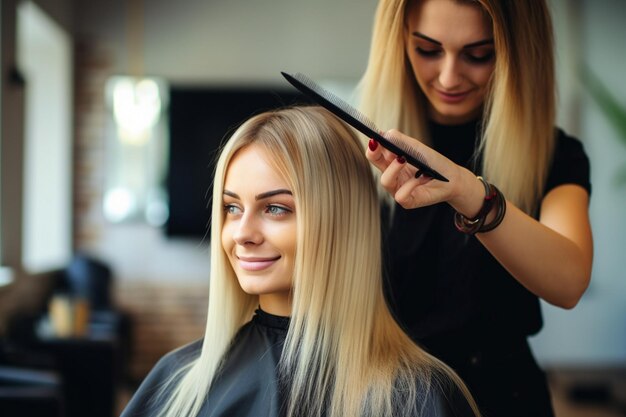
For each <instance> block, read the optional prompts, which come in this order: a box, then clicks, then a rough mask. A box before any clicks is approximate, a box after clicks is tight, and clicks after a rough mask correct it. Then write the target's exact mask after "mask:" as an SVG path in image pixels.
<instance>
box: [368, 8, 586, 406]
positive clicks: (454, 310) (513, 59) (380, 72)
mask: <svg viewBox="0 0 626 417" xmlns="http://www.w3.org/2000/svg"><path fill="white" fill-rule="evenodd" d="M361 87H362V90H361V94H362V104H361V110H362V111H363V112H364V113H365V114H366V115H367V116H368V117H369V118H371V119H372V121H373V122H374V123H375V124H376V125H377V126H379V127H380V128H381V129H397V130H391V131H390V132H387V133H388V134H392V135H395V136H396V137H397V138H399V140H401V141H403V142H405V144H406V145H407V146H409V147H411V148H413V149H414V151H416V152H419V153H421V154H422V156H423V157H424V159H425V160H426V162H427V163H428V164H429V165H430V166H431V167H432V168H434V169H435V170H437V171H438V172H440V173H441V174H443V175H444V176H445V177H446V178H447V179H449V182H444V181H439V180H436V179H432V178H430V177H428V176H425V175H421V173H420V172H418V171H417V169H416V168H415V167H413V166H411V165H410V164H408V163H407V162H406V161H405V159H404V158H402V157H398V156H397V155H394V154H392V153H391V152H389V151H387V150H385V149H384V148H383V147H382V145H380V144H378V143H377V142H375V141H373V140H370V141H369V149H368V150H367V158H368V159H369V160H370V162H371V163H372V165H373V166H374V167H375V168H376V169H375V171H376V172H377V173H378V174H379V177H380V178H379V179H380V184H381V186H382V188H384V190H386V192H385V193H383V195H385V197H388V200H389V201H390V204H389V207H390V210H389V213H390V217H389V229H388V233H387V240H386V242H387V244H386V254H385V255H386V257H387V272H388V279H387V282H386V284H387V286H386V295H387V299H388V302H389V304H390V306H391V308H392V311H393V312H394V314H395V315H396V317H397V319H398V320H399V322H400V323H401V325H402V326H403V327H404V328H405V329H406V330H407V332H408V333H409V334H410V336H411V337H412V338H413V339H414V340H415V341H417V342H418V343H419V344H420V345H421V346H422V347H424V348H425V349H426V350H427V351H429V352H430V353H432V354H433V355H435V356H437V357H439V358H440V359H442V360H443V361H444V362H446V363H447V364H448V365H450V366H451V367H452V368H453V369H454V370H455V371H456V372H457V373H458V374H459V375H460V376H461V377H462V378H463V379H464V380H465V382H466V383H467V384H468V386H469V388H470V390H471V392H472V394H473V395H474V396H475V398H476V400H477V402H478V405H479V407H480V409H481V411H482V412H483V414H484V415H485V416H488V417H495V416H498V417H499V416H502V417H505V416H506V417H514V416H533V417H540V416H553V415H554V414H553V410H552V405H551V400H550V393H549V389H548V386H547V381H546V375H545V373H544V372H543V371H542V370H541V369H540V368H539V367H538V365H537V363H536V361H535V359H534V357H533V354H532V352H531V350H530V348H529V346H528V343H527V338H528V337H529V336H532V335H535V334H537V333H538V332H539V331H540V330H541V327H542V324H543V323H542V316H541V309H540V304H539V299H543V300H544V301H546V302H548V303H550V304H553V305H555V306H558V307H561V308H564V309H571V308H573V307H574V306H576V304H577V303H578V301H579V300H580V298H581V297H582V295H583V293H584V292H585V289H586V288H587V286H588V285H589V280H590V275H591V265H592V252H593V243H592V235H591V230H590V223H589V216H588V206H589V196H590V190H591V186H590V180H589V161H588V158H587V156H586V154H585V152H584V150H583V147H582V146H581V143H580V142H579V141H578V140H577V139H575V138H572V137H571V136H568V135H567V134H566V133H565V132H563V131H562V130H560V129H558V128H555V113H556V109H555V95H556V94H555V79H554V55H553V36H552V28H551V18H550V15H549V11H548V7H547V5H546V3H545V1H544V0H524V1H507V0H474V1H471V0H456V1H455V0H417V1H416V0H381V1H380V4H379V6H378V10H377V12H376V17H375V25H374V32H373V40H372V45H371V51H370V57H369V63H368V67H367V70H366V72H365V74H364V76H363V79H362V81H361ZM400 132H402V133H400ZM413 138H415V139H413ZM394 200H395V201H394Z"/></svg>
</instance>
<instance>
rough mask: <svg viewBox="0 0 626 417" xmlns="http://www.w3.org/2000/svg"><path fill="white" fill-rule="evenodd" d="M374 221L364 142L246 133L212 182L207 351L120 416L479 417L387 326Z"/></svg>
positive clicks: (330, 134)
mask: <svg viewBox="0 0 626 417" xmlns="http://www.w3.org/2000/svg"><path fill="white" fill-rule="evenodd" d="M379 218H380V216H379V205H378V198H377V190H376V185H375V183H374V179H373V175H372V170H371V168H370V166H369V163H368V161H367V159H366V158H365V155H364V149H363V148H362V146H361V142H360V141H359V139H358V138H357V137H356V136H355V135H354V133H353V132H352V131H351V130H350V129H349V128H348V127H346V126H345V125H344V124H343V123H342V122H341V121H339V120H338V119H336V118H335V117H334V116H333V115H332V114H331V113H329V112H327V111H326V110H324V109H322V108H320V107H296V108H289V109H283V110H278V111H273V112H268V113H264V114H260V115H258V116H255V117H253V118H251V119H250V120H248V121H247V122H245V123H244V124H243V125H242V126H241V127H240V128H239V129H238V130H237V131H236V132H235V133H234V134H233V136H232V138H231V139H230V140H229V141H228V143H227V144H226V145H225V147H224V149H223V151H222V153H221V156H220V158H219V161H218V164H217V169H216V174H215V185H214V190H213V208H212V227H211V242H212V245H211V283H210V292H209V303H208V305H209V307H208V315H207V326H206V333H205V335H204V338H203V339H202V340H200V341H197V342H195V343H192V344H190V345H187V346H185V347H182V348H180V349H178V350H176V351H174V352H171V353H169V354H168V355H166V356H165V357H164V358H162V359H161V360H160V361H159V363H158V364H157V365H156V367H155V368H154V369H153V370H152V371H151V372H150V374H149V375H148V376H147V378H146V379H145V381H144V382H143V383H142V385H141V386H140V388H139V390H138V391H137V393H136V394H135V395H134V397H133V398H132V399H131V401H130V403H129V404H128V406H127V408H126V410H125V411H124V412H123V414H122V416H123V417H131V416H254V417H260V416H283V415H286V416H474V415H478V414H479V413H478V410H477V409H476V406H475V403H474V401H473V400H472V398H471V396H470V394H469V392H468V391H467V389H466V388H465V385H464V384H463V382H461V380H460V379H459V378H458V377H457V376H456V374H454V373H453V372H452V371H451V370H450V369H449V368H448V367H447V366H446V365H444V364H443V363H441V362H440V361H438V360H437V359H435V358H434V357H432V356H430V355H429V354H427V353H426V352H424V351H423V350H422V349H420V348H419V347H418V346H416V345H415V344H414V343H413V342H412V341H411V340H410V339H409V338H408V336H406V335H405V334H404V332H403V331H402V330H401V329H400V327H399V326H398V325H397V324H396V322H395V321H394V319H393V318H392V316H391V314H390V312H389V310H388V308H387V306H386V304H385V300H384V297H383V291H382V278H381V277H382V271H381V236H380V229H381V225H380V220H379ZM255 310H256V311H255Z"/></svg>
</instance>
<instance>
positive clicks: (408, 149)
mask: <svg viewBox="0 0 626 417" xmlns="http://www.w3.org/2000/svg"><path fill="white" fill-rule="evenodd" d="M383 137H384V138H385V139H387V140H388V141H389V142H391V143H393V144H394V145H395V146H396V147H398V148H399V149H400V150H402V152H404V153H405V154H406V155H410V156H412V157H413V158H415V159H417V160H418V161H419V162H421V163H422V164H424V165H428V163H427V162H426V157H424V154H422V153H421V152H420V151H418V150H417V149H415V148H414V147H412V146H411V145H407V144H406V143H404V142H402V141H401V140H400V139H399V138H397V137H396V136H393V135H391V134H388V133H386V134H384V135H383Z"/></svg>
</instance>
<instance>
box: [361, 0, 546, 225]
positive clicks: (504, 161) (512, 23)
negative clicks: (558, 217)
mask: <svg viewBox="0 0 626 417" xmlns="http://www.w3.org/2000/svg"><path fill="white" fill-rule="evenodd" d="M418 1H419V0H381V1H380V3H379V5H378V9H377V11H376V17H375V22H374V31H373V36H372V44H371V50H370V56H369V61H368V65H367V69H366V71H365V74H364V75H363V78H362V79H361V82H360V89H361V110H362V111H363V113H364V114H365V115H367V116H368V117H369V118H370V119H372V121H373V122H374V123H376V124H377V125H378V127H379V128H381V129H385V130H387V129H390V128H397V129H399V130H400V131H402V132H404V133H406V134H408V135H409V136H412V137H414V138H416V139H419V140H421V141H423V142H425V143H429V136H428V135H429V134H428V132H427V127H426V126H427V125H426V99H425V97H424V95H423V93H422V92H421V90H420V88H419V86H418V85H417V83H416V81H415V77H414V75H413V70H412V68H411V65H410V63H409V61H408V58H407V57H406V53H405V47H404V30H405V27H406V21H405V20H406V15H407V13H408V11H409V10H410V9H411V8H412V7H415V5H416V4H417V2H418ZM459 2H460V3H469V4H474V5H476V6H478V7H481V8H482V9H483V10H484V11H485V12H486V13H487V15H488V16H489V17H490V19H491V22H492V29H493V37H494V47H495V55H496V63H495V68H494V73H493V76H492V80H491V84H490V89H489V93H488V94H487V96H486V98H485V103H484V112H483V131H482V138H481V142H480V150H481V152H482V154H483V158H482V161H483V166H482V175H483V176H484V177H485V178H487V179H488V180H489V182H492V183H494V184H495V185H497V186H498V187H499V188H500V189H501V190H502V191H503V192H504V194H505V195H506V197H507V199H508V200H510V201H511V202H513V203H514V204H515V205H517V206H518V207H519V208H521V209H522V210H524V211H525V212H526V213H528V214H532V213H533V212H534V211H535V210H536V209H537V207H538V202H539V200H540V199H541V197H542V195H543V191H544V186H545V182H546V179H547V175H548V169H549V165H550V163H551V161H552V154H553V152H554V146H555V145H554V144H555V130H554V129H555V127H554V123H555V112H556V110H555V108H556V87H555V81H554V46H553V34H552V22H551V18H550V13H549V10H548V7H547V5H546V3H545V0H528V1H503V0H459Z"/></svg>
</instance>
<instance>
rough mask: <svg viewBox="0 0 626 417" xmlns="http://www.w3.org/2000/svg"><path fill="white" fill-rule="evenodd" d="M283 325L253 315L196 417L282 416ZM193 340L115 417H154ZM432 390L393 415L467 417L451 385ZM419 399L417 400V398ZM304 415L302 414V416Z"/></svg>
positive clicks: (192, 352) (197, 346) (196, 347)
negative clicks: (166, 385)
mask: <svg viewBox="0 0 626 417" xmlns="http://www.w3.org/2000/svg"><path fill="white" fill-rule="evenodd" d="M288 326H289V319H288V318H286V317H279V316H274V315H271V314H268V313H265V312H263V311H261V310H257V312H256V315H255V316H254V317H253V319H252V321H250V322H249V323H247V324H245V325H244V326H243V327H242V328H241V329H240V330H239V332H238V333H237V335H236V336H235V338H234V340H233V343H232V345H231V347H230V349H229V350H228V352H227V354H226V356H225V361H224V364H223V367H222V370H221V371H220V373H219V374H218V376H217V377H216V380H215V381H214V383H213V384H212V385H211V388H210V390H209V393H208V395H207V399H206V401H205V403H204V405H203V407H202V409H201V410H200V413H199V414H198V417H209V416H211V417H218V416H220V417H222V416H223V417H226V416H237V417H266V416H267V417H278V416H284V415H285V408H286V407H285V405H286V401H285V399H286V393H287V388H286V386H287V384H286V383H284V378H281V377H280V374H279V369H278V367H279V361H280V357H281V353H282V350H283V346H284V342H285V337H286V335H287V328H288ZM202 343H203V342H202V340H198V341H196V342H194V343H191V344H189V345H187V346H184V347H182V348H180V349H177V350H175V351H173V352H170V353H168V354H167V355H165V356H164V357H163V358H162V359H161V360H160V361H159V362H158V363H157V364H156V366H155V367H154V369H152V371H150V373H149V374H148V376H147V377H146V378H145V380H144V381H143V383H142V384H141V386H140V387H139V389H138V390H137V392H136V393H135V395H134V396H133V398H132V399H131V400H130V402H129V403H128V405H127V406H126V409H125V410H124V412H123V413H122V415H121V417H148V416H150V417H152V416H156V415H157V413H158V411H159V410H160V409H161V408H162V407H163V404H164V402H167V401H168V393H169V392H170V390H169V389H167V388H166V390H165V395H157V394H158V393H159V392H160V389H161V388H162V387H163V386H164V383H165V382H166V381H167V380H168V378H170V377H171V376H172V375H173V374H174V373H175V372H176V370H178V369H180V368H181V367H183V366H185V365H186V364H188V363H190V361H193V360H194V359H196V358H197V357H198V356H199V355H200V352H201V350H202ZM442 385H443V386H444V387H445V388H440V385H439V384H432V385H431V389H430V390H429V391H428V395H427V396H426V399H425V401H424V404H418V405H417V406H416V408H417V409H419V410H420V411H421V412H420V413H419V414H416V413H413V412H404V411H403V410H398V412H397V413H395V414H394V415H398V416H403V415H408V416H417V415H419V416H420V417H466V416H473V415H474V414H473V413H472V411H471V409H470V407H469V405H468V403H467V401H466V400H465V398H464V397H463V396H462V394H461V393H460V391H458V389H457V388H456V387H454V386H453V384H451V383H449V384H442ZM421 397H422V398H423V397H424V396H423V395H422V396H421ZM303 415H306V413H303Z"/></svg>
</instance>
